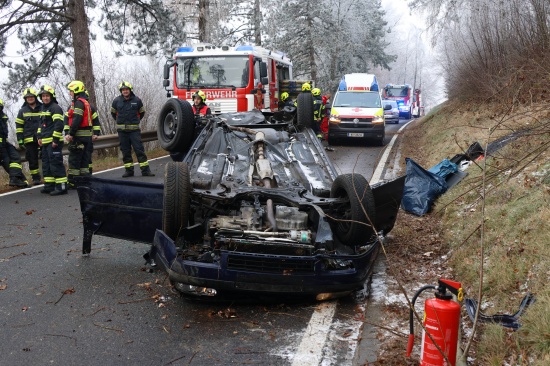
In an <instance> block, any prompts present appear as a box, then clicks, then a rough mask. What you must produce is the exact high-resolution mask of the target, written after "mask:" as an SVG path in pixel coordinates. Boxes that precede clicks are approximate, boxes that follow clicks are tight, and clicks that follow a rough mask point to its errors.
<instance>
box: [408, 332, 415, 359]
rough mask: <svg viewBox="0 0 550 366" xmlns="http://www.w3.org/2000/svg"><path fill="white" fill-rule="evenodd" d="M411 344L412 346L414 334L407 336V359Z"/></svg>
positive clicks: (409, 355)
mask: <svg viewBox="0 0 550 366" xmlns="http://www.w3.org/2000/svg"><path fill="white" fill-rule="evenodd" d="M413 344H414V334H409V341H408V342H407V357H411V351H412V349H413Z"/></svg>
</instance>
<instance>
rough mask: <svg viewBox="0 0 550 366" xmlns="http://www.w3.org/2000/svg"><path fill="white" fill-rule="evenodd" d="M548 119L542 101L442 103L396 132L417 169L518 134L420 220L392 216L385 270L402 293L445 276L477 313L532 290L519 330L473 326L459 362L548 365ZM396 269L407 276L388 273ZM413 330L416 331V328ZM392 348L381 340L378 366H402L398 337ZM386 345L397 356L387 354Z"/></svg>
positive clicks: (511, 303)
mask: <svg viewBox="0 0 550 366" xmlns="http://www.w3.org/2000/svg"><path fill="white" fill-rule="evenodd" d="M549 116H550V105H547V104H546V103H542V104H541V103H537V104H531V105H529V106H527V105H516V106H514V107H513V108H511V107H508V108H507V107H506V106H505V105H503V104H500V103H483V104H471V103H457V102H447V103H445V104H444V105H442V106H441V107H440V108H438V110H437V111H432V113H430V114H429V115H427V116H426V117H424V118H422V119H420V120H417V121H416V122H414V123H413V124H412V126H410V127H408V128H407V129H406V130H405V135H404V141H405V149H404V154H405V156H407V157H410V158H413V159H414V160H415V161H417V162H418V163H419V164H420V165H422V166H423V167H425V168H429V167H431V166H433V165H435V164H437V163H439V162H440V161H441V160H442V159H444V158H452V157H453V156H454V155H455V154H457V153H465V152H466V150H467V149H468V147H469V146H470V145H471V144H472V143H474V142H479V143H480V144H481V145H482V146H483V147H484V148H486V147H487V144H488V143H490V142H493V141H495V140H498V139H499V138H501V137H502V136H506V135H509V134H512V133H515V134H518V132H519V131H525V134H521V133H520V134H519V137H518V138H517V139H516V140H514V141H512V142H509V143H508V144H507V145H505V146H504V147H502V148H501V149H499V150H497V151H495V152H493V153H492V154H490V155H489V156H486V158H485V159H482V160H479V161H477V162H475V163H474V164H472V165H471V166H470V167H469V168H468V169H467V170H466V171H467V172H468V176H467V177H466V178H465V179H463V180H462V181H461V182H460V183H459V184H458V185H456V186H454V187H452V188H451V189H450V190H449V191H447V193H445V194H444V195H442V196H441V197H440V198H439V199H438V200H437V202H436V204H435V205H434V206H433V209H432V211H431V212H430V213H429V214H428V215H426V216H424V217H421V218H419V217H415V216H413V215H410V214H407V213H404V212H401V213H400V217H399V219H398V222H397V224H396V227H395V230H394V231H393V232H392V234H393V235H394V236H395V237H394V238H393V239H392V241H391V242H390V244H389V248H388V251H389V255H388V258H389V265H390V266H393V268H391V269H390V271H389V272H390V273H392V275H394V277H396V279H397V280H398V281H399V282H400V283H402V284H403V286H404V287H405V288H407V289H408V291H416V289H417V288H418V287H419V286H418V283H422V284H425V283H436V281H437V279H438V278H450V279H453V280H456V281H459V282H461V283H462V286H463V287H464V290H465V292H466V297H469V298H473V299H478V298H479V296H480V295H481V296H482V300H481V303H482V311H483V312H484V313H485V314H488V315H493V314H496V313H504V314H513V313H514V312H516V311H517V310H518V307H519V304H520V302H521V300H522V299H523V297H524V296H525V295H526V294H527V293H528V292H531V293H533V294H535V296H536V302H535V303H534V304H533V305H531V306H530V307H529V308H528V310H527V312H526V313H525V314H524V315H523V316H522V317H521V324H522V327H521V328H520V329H519V330H518V331H515V332H514V331H511V330H509V329H506V328H504V327H502V326H501V325H497V324H487V323H478V325H477V327H476V329H475V334H474V341H473V343H472V345H471V348H470V349H469V354H468V355H467V356H469V357H472V359H473V360H474V361H473V363H472V362H469V363H468V364H475V365H505V364H507V365H547V364H548V363H549V362H550V336H549V334H550V289H549V288H548V286H546V284H547V282H548V280H549V279H550V271H549V269H550V247H548V243H550V230H548V223H549V222H550V160H549V155H550V151H549V146H550V118H549ZM403 169H404V167H403ZM400 256H401V257H406V260H405V259H403V258H399V257H400ZM397 268H406V270H402V271H401V273H400V274H398V275H396V272H399V271H397ZM419 303H423V301H420V302H419ZM463 310H464V308H463ZM407 311H408V309H407V307H406V305H405V304H403V305H402V306H401V308H400V309H399V310H395V309H393V310H392V311H391V312H389V313H390V314H394V316H396V317H397V318H399V319H400V320H403V319H406V318H407ZM463 315H464V316H463V317H462V320H461V323H462V325H463V326H464V330H465V334H466V337H464V340H463V346H465V345H466V344H467V343H468V342H469V340H468V337H467V336H470V335H471V334H472V322H471V321H470V319H469V318H468V316H467V315H466V314H465V311H463ZM390 316H391V315H390ZM399 328H400V329H396V330H398V331H403V332H404V331H405V329H406V328H402V327H399ZM416 328H417V329H418V332H417V335H419V334H420V330H421V328H420V326H419V325H417V326H416ZM397 344H398V346H396V345H395V343H392V342H390V343H389V346H387V347H388V348H387V349H386V350H385V351H384V352H382V354H385V356H383V357H382V358H383V359H385V360H386V361H387V362H384V363H383V364H396V365H397V364H403V362H404V359H403V356H402V355H403V352H404V349H405V344H406V338H401V339H400V340H399V341H397ZM419 344H420V340H419V339H418V338H417V341H416V345H419ZM385 348H386V346H385V345H383V349H385ZM391 349H394V350H395V349H397V350H399V351H400V352H401V353H400V354H399V355H396V354H395V353H394V354H393V355H392V352H391ZM388 352H389V353H388ZM390 355H392V356H390ZM390 359H391V361H390ZM394 362H397V363H394ZM399 362H401V363H399Z"/></svg>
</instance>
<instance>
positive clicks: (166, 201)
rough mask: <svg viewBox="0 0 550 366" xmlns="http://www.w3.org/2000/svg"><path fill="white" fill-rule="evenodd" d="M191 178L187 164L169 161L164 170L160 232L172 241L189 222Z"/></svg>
mask: <svg viewBox="0 0 550 366" xmlns="http://www.w3.org/2000/svg"><path fill="white" fill-rule="evenodd" d="M191 188H192V187H191V178H190V175H189V167H188V166H187V163H183V162H174V161H170V162H168V163H167V164H166V168H165V170H164V194H163V197H162V201H163V202H162V230H163V231H164V232H165V233H166V235H168V236H169V237H170V238H172V239H173V240H176V239H177V238H178V237H179V234H180V232H181V230H182V229H183V228H185V227H186V226H187V223H188V221H189V209H190V206H191Z"/></svg>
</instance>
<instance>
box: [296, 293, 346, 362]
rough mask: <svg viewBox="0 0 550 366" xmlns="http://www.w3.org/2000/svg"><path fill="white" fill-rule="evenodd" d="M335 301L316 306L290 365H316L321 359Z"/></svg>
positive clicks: (334, 308) (334, 309) (334, 310)
mask: <svg viewBox="0 0 550 366" xmlns="http://www.w3.org/2000/svg"><path fill="white" fill-rule="evenodd" d="M337 303H338V302H337V301H331V302H324V303H321V304H319V305H318V306H317V308H316V309H315V311H314V312H313V314H312V315H311V319H310V320H309V323H308V325H307V328H306V330H305V332H304V336H303V338H302V341H301V342H300V346H299V347H298V349H297V350H296V352H295V353H294V358H293V361H292V366H318V365H319V364H320V363H321V361H322V356H323V347H324V346H325V343H326V341H327V336H328V334H329V329H330V326H331V324H332V318H333V316H334V313H335V312H336V304H337Z"/></svg>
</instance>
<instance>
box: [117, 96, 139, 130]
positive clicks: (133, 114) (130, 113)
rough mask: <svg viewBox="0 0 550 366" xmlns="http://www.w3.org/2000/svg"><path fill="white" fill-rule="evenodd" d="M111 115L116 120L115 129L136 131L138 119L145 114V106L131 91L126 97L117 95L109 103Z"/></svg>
mask: <svg viewBox="0 0 550 366" xmlns="http://www.w3.org/2000/svg"><path fill="white" fill-rule="evenodd" d="M111 116H113V118H114V119H115V121H116V129H117V131H137V130H139V121H141V119H142V118H143V117H144V116H145V107H144V106H143V102H142V101H141V99H139V98H138V97H136V96H135V95H134V93H133V92H131V93H130V96H129V97H128V99H126V98H124V96H123V95H119V96H118V97H116V98H115V99H114V100H113V104H112V105H111Z"/></svg>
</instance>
